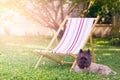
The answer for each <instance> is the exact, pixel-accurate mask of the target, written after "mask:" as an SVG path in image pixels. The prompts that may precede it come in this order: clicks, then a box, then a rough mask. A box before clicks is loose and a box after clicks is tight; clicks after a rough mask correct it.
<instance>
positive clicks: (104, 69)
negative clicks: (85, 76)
mask: <svg viewBox="0 0 120 80" xmlns="http://www.w3.org/2000/svg"><path fill="white" fill-rule="evenodd" d="M91 59H92V58H91V55H90V50H89V49H88V51H83V50H82V49H80V51H79V54H78V56H77V58H76V63H77V64H76V66H75V68H74V69H73V71H75V72H92V73H98V74H101V75H109V74H117V73H116V72H115V71H113V70H112V69H110V68H109V67H108V66H105V65H102V64H97V63H93V62H91Z"/></svg>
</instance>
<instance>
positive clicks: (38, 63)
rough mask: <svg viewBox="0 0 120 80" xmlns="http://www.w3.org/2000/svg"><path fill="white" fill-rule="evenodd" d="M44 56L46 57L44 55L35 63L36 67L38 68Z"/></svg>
mask: <svg viewBox="0 0 120 80" xmlns="http://www.w3.org/2000/svg"><path fill="white" fill-rule="evenodd" d="M43 58H44V56H43V55H42V56H41V57H40V58H39V60H38V62H37V64H36V65H35V69H36V68H38V66H39V65H40V62H41V61H42V59H43Z"/></svg>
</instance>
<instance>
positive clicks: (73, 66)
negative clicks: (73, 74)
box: [70, 60, 76, 71]
mask: <svg viewBox="0 0 120 80" xmlns="http://www.w3.org/2000/svg"><path fill="white" fill-rule="evenodd" d="M75 66H76V60H75V61H74V62H73V65H72V67H71V69H70V71H73V69H74V68H75Z"/></svg>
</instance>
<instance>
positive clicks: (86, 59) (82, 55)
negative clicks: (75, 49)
mask: <svg viewBox="0 0 120 80" xmlns="http://www.w3.org/2000/svg"><path fill="white" fill-rule="evenodd" d="M76 62H77V65H78V66H79V67H80V68H81V69H84V68H88V67H89V66H90V64H91V55H90V50H89V49H88V50H87V51H83V50H82V49H80V51H79V54H78V56H77V58H76Z"/></svg>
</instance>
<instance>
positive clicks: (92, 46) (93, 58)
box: [90, 35, 96, 63]
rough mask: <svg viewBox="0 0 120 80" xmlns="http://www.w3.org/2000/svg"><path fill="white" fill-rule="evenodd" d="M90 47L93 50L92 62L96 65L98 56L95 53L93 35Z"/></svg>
mask: <svg viewBox="0 0 120 80" xmlns="http://www.w3.org/2000/svg"><path fill="white" fill-rule="evenodd" d="M90 46H91V49H92V61H93V62H95V63H96V56H95V53H94V45H93V41H92V35H90Z"/></svg>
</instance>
